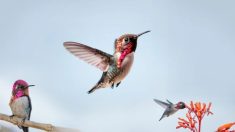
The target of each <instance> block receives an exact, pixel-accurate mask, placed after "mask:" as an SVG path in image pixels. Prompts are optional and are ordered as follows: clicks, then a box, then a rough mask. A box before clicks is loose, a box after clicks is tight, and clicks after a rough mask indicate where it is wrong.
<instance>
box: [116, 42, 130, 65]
mask: <svg viewBox="0 0 235 132" xmlns="http://www.w3.org/2000/svg"><path fill="white" fill-rule="evenodd" d="M131 51H132V45H128V47H127V48H126V49H125V50H124V51H123V52H122V54H121V56H120V57H119V59H118V62H117V64H118V67H119V68H120V67H121V65H122V61H123V60H124V58H125V57H126V55H128V54H129V53H130V52H131Z"/></svg>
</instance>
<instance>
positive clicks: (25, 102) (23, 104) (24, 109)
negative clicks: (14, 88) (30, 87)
mask: <svg viewBox="0 0 235 132" xmlns="http://www.w3.org/2000/svg"><path fill="white" fill-rule="evenodd" d="M29 103H30V102H29V99H28V97H26V96H23V97H20V98H18V99H15V100H14V101H13V102H12V103H11V105H10V107H11V111H12V113H13V114H14V115H15V116H17V117H19V118H27V119H28V116H29V113H30V106H29V105H30V104H29Z"/></svg>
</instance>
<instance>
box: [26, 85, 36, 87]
mask: <svg viewBox="0 0 235 132" xmlns="http://www.w3.org/2000/svg"><path fill="white" fill-rule="evenodd" d="M33 86H35V85H29V86H28V87H33ZM28 87H27V88H28Z"/></svg>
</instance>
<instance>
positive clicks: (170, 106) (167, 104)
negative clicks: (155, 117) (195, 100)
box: [153, 99, 186, 121]
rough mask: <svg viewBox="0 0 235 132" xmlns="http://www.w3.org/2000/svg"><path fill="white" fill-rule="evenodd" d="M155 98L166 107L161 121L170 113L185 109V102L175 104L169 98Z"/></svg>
mask: <svg viewBox="0 0 235 132" xmlns="http://www.w3.org/2000/svg"><path fill="white" fill-rule="evenodd" d="M153 100H154V101H155V102H156V103H157V104H159V105H160V106H162V107H163V108H164V109H165V111H164V113H163V114H162V116H161V118H160V119H159V121H161V120H162V118H164V117H169V116H170V115H172V114H174V113H175V112H177V111H178V110H179V109H184V108H185V107H186V106H185V103H184V102H178V103H177V104H173V103H172V102H170V101H169V100H166V101H167V102H163V101H160V100H158V99H153Z"/></svg>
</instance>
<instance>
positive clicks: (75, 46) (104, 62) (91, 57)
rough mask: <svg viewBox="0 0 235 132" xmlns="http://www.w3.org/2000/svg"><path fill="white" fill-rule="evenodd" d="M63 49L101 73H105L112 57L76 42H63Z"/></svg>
mask: <svg viewBox="0 0 235 132" xmlns="http://www.w3.org/2000/svg"><path fill="white" fill-rule="evenodd" d="M64 47H65V48H66V49H67V50H68V51H69V52H70V53H72V54H73V55H75V56H76V57H78V58H79V59H81V60H83V61H85V62H87V63H88V64H91V65H93V66H95V67H97V68H99V69H100V70H102V71H103V72H105V71H107V69H108V67H109V64H110V62H111V58H112V57H113V56H112V55H110V54H108V53H105V52H103V51H101V50H98V49H95V48H92V47H89V46H86V45H84V44H81V43H76V42H64Z"/></svg>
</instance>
